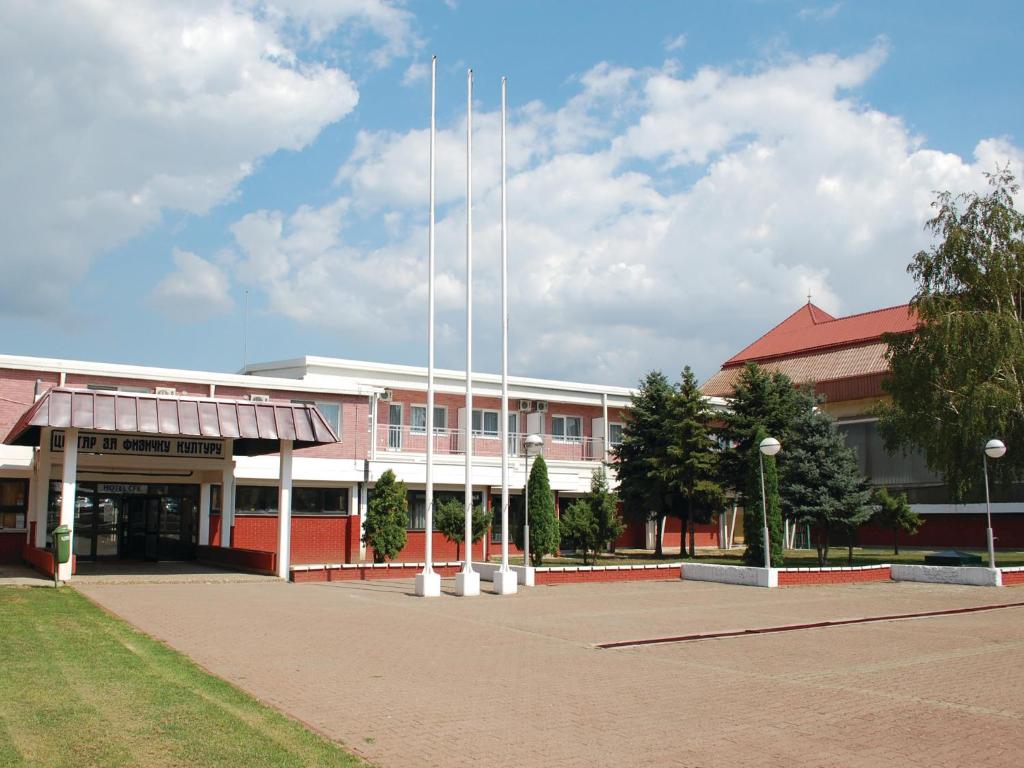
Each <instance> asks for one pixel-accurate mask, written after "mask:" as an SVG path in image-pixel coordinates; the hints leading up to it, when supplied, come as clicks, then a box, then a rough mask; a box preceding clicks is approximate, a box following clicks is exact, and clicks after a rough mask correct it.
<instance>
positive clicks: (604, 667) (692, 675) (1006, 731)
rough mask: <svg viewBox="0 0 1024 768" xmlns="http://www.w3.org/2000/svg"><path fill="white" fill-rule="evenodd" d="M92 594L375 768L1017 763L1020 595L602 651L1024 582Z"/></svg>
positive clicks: (90, 589) (898, 606) (286, 587)
mask: <svg viewBox="0 0 1024 768" xmlns="http://www.w3.org/2000/svg"><path fill="white" fill-rule="evenodd" d="M450 587H451V584H449V583H447V582H446V583H445V589H446V590H449V589H450ZM79 589H80V590H81V591H82V592H83V593H84V594H86V595H88V596H89V597H91V598H92V599H94V600H96V601H97V602H99V603H100V604H101V605H103V606H105V607H107V608H108V609H109V610H111V611H112V612H114V613H116V614H118V615H120V616H122V617H124V618H125V619H127V620H128V621H130V622H132V623H133V624H135V625H137V626H138V627H140V628H141V629H143V630H144V631H146V632H148V633H150V634H152V635H154V636H156V637H158V638H160V639H163V640H165V641H167V642H168V643H169V644H171V645H172V646H174V647H175V648H178V649H180V650H182V651H184V652H185V653H187V654H188V655H189V656H191V657H192V658H193V659H195V660H196V661H197V662H199V663H200V664H202V665H203V666H204V667H206V668H207V669H209V670H211V671H212V672H214V673H215V674H218V675H221V676H223V677H225V678H227V679H228V680H231V681H233V682H235V683H237V684H238V685H239V686H241V687H242V688H244V689H246V690H248V691H250V692H252V693H253V694H255V695H256V696H258V697H260V698H261V699H263V700H265V701H267V702H269V703H271V704H273V705H275V706H277V707H279V708H280V709H282V710H284V711H286V712H288V713H290V714H291V715H293V716H295V717H297V718H299V719H301V720H302V721H304V722H306V723H308V724H310V725H311V726H313V727H315V728H317V729H319V730H320V731H322V732H324V733H326V734H328V735H329V736H331V737H333V738H336V739H338V740H340V741H342V742H343V743H344V744H345V745H346V746H347V747H348V748H349V749H351V750H353V751H355V752H358V753H359V754H362V755H365V756H366V757H367V758H369V759H370V760H372V761H374V762H376V763H378V764H380V765H381V766H403V767H407V766H452V767H454V766H489V767H490V766H494V767H498V766H517V768H524V767H529V766H620V767H627V768H628V767H630V766H769V765H771V766H780V765H786V766H879V765H898V766H963V765H966V764H968V763H970V764H976V765H986V766H990V767H992V768H995V767H996V766H1019V765H1021V764H1022V763H1024V607H1021V608H1006V609H1001V610H994V611H989V612H978V613H968V614H961V615H955V616H943V617H932V618H921V619H912V620H904V621H894V622H882V623H872V624H858V625H850V626H842V627H832V628H824V629H811V630H801V631H794V632H783V633H778V634H768V635H755V636H750V637H742V638H732V639H721V640H705V641H698V642H690V643H679V644H670V645H653V646H643V647H632V648H623V649H616V650H601V649H597V648H595V647H594V646H595V644H597V643H605V642H611V641H619V640H633V639H644V638H656V637H665V636H676V635H685V634H693V633H701V632H712V631H721V630H736V629H745V628H756V627H768V626H778V625H784V624H797V623H804V622H813V621H822V620H834V619H845V618H856V617H865V616H878V615H889V614H895V613H911V612H920V611H929V610H937V609H945V608H955V607H965V606H971V605H988V604H995V603H1010V602H1024V590H1020V589H1014V588H1006V589H1001V590H999V589H986V588H970V587H954V586H938V585H923V584H869V585H851V586H831V587H806V588H793V589H779V590H771V591H769V590H762V589H752V588H744V587H730V586H725V585H719V584H708V583H693V582H690V583H684V582H651V583H633V584H596V585H594V584H588V585H569V586H559V587H537V588H535V589H532V590H528V591H526V592H524V593H520V594H519V595H516V596H515V597H507V598H498V597H494V596H491V595H483V596H481V597H479V598H476V599H459V598H455V597H453V596H451V595H450V594H446V595H444V596H442V597H441V598H439V599H435V600H423V599H417V598H414V597H411V596H410V593H411V591H412V590H411V583H409V582H351V583H335V584H307V585H295V584H283V583H219V584H197V583H185V584H182V583H173V584H172V583H168V584H136V585H128V584H83V585H80V586H79Z"/></svg>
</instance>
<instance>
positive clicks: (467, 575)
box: [455, 69, 480, 597]
mask: <svg viewBox="0 0 1024 768" xmlns="http://www.w3.org/2000/svg"><path fill="white" fill-rule="evenodd" d="M463 430H464V431H465V435H466V528H465V533H464V536H463V539H462V541H463V545H464V547H465V552H466V559H465V562H464V563H463V566H462V571H461V572H460V573H459V574H458V575H456V577H455V592H456V594H458V595H463V596H465V597H470V596H472V595H479V594H480V574H479V573H477V572H476V571H474V570H473V70H472V69H470V70H467V71H466V419H465V424H464V425H463Z"/></svg>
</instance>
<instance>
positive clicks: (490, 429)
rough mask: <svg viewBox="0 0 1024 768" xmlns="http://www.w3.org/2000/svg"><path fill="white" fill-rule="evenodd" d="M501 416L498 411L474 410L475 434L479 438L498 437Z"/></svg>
mask: <svg viewBox="0 0 1024 768" xmlns="http://www.w3.org/2000/svg"><path fill="white" fill-rule="evenodd" d="M498 417H499V414H498V412H497V411H483V410H476V409H474V410H473V434H474V435H477V436H478V437H497V436H498V424H499V423H500V422H499V421H498Z"/></svg>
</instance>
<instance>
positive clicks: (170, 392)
mask: <svg viewBox="0 0 1024 768" xmlns="http://www.w3.org/2000/svg"><path fill="white" fill-rule="evenodd" d="M156 393H157V394H158V395H167V396H168V397H174V396H175V395H176V394H178V390H176V389H175V388H174V387H157V388H156Z"/></svg>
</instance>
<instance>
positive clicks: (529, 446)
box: [523, 434, 544, 568]
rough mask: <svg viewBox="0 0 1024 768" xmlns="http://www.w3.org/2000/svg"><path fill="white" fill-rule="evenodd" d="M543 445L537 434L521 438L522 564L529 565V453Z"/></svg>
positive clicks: (542, 440) (541, 438)
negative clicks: (522, 452)
mask: <svg viewBox="0 0 1024 768" xmlns="http://www.w3.org/2000/svg"><path fill="white" fill-rule="evenodd" d="M542 445H544V438H543V437H541V436H540V435H538V434H530V435H527V436H526V437H525V438H524V439H523V449H524V450H525V451H526V458H525V460H524V462H523V463H524V464H525V466H524V468H523V566H524V567H525V568H529V567H530V455H531V454H533V453H534V452H535V451H537V450H538V449H539V448H540V447H541V446H542Z"/></svg>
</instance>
